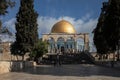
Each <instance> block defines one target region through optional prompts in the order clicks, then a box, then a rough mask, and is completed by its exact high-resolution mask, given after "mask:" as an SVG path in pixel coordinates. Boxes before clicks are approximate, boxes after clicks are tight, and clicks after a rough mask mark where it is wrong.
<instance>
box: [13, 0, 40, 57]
mask: <svg viewBox="0 0 120 80" xmlns="http://www.w3.org/2000/svg"><path fill="white" fill-rule="evenodd" d="M33 3H34V0H21V2H20V8H19V12H18V13H17V16H16V18H17V20H16V24H15V27H16V31H17V32H16V42H15V43H16V44H15V45H16V46H18V47H17V48H18V49H17V50H18V52H17V53H18V54H19V55H22V56H23V58H24V55H25V53H26V52H31V51H32V50H33V49H34V48H35V46H36V44H37V42H38V33H37V17H38V14H37V12H35V10H34V8H33V7H34V5H33Z"/></svg>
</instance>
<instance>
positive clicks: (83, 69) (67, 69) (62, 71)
mask: <svg viewBox="0 0 120 80" xmlns="http://www.w3.org/2000/svg"><path fill="white" fill-rule="evenodd" d="M22 72H23V73H28V74H34V75H53V76H78V77H86V76H111V77H120V71H119V70H116V69H113V68H106V67H99V66H95V65H90V64H77V65H76V64H75V65H61V66H53V65H39V66H36V67H29V68H28V67H26V68H24V69H23V70H22Z"/></svg>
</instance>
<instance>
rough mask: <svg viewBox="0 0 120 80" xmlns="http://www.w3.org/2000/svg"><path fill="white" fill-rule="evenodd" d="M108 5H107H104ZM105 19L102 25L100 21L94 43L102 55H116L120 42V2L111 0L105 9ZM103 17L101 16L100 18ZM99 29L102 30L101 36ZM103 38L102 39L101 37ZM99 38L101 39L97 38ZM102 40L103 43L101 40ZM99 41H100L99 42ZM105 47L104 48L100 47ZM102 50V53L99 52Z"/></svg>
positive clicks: (119, 0) (95, 32)
mask: <svg viewBox="0 0 120 80" xmlns="http://www.w3.org/2000/svg"><path fill="white" fill-rule="evenodd" d="M104 5H106V4H104ZM103 10H104V11H103V12H104V15H103V16H104V19H101V20H103V22H102V23H100V20H99V22H98V25H99V24H100V25H99V26H98V25H97V27H96V29H95V31H94V43H95V45H96V47H97V51H98V52H100V53H102V50H103V51H105V53H110V52H112V53H114V52H115V51H116V50H117V47H118V46H120V45H119V41H120V0H109V2H108V3H107V6H106V8H105V7H104V8H103ZM100 17H101V16H100ZM99 29H101V34H100V35H99V34H98V33H99ZM99 36H101V37H99ZM97 37H99V38H97ZM98 39H99V40H102V41H101V43H100V41H99V40H98ZM97 40H98V41H97ZM99 44H101V45H104V46H102V47H101V46H100V45H99ZM99 49H100V51H99Z"/></svg>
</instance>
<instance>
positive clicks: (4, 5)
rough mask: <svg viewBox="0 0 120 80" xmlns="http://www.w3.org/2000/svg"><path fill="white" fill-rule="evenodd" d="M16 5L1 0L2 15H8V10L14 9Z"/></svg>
mask: <svg viewBox="0 0 120 80" xmlns="http://www.w3.org/2000/svg"><path fill="white" fill-rule="evenodd" d="M14 5H15V2H12V1H11V0H0V15H5V14H6V13H8V11H7V8H8V7H13V6H14Z"/></svg>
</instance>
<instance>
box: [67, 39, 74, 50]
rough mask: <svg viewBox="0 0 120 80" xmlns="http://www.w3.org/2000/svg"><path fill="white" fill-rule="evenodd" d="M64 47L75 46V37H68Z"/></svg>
mask: <svg viewBox="0 0 120 80" xmlns="http://www.w3.org/2000/svg"><path fill="white" fill-rule="evenodd" d="M66 48H67V49H73V48H75V39H74V38H73V37H68V38H67V39H66Z"/></svg>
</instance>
